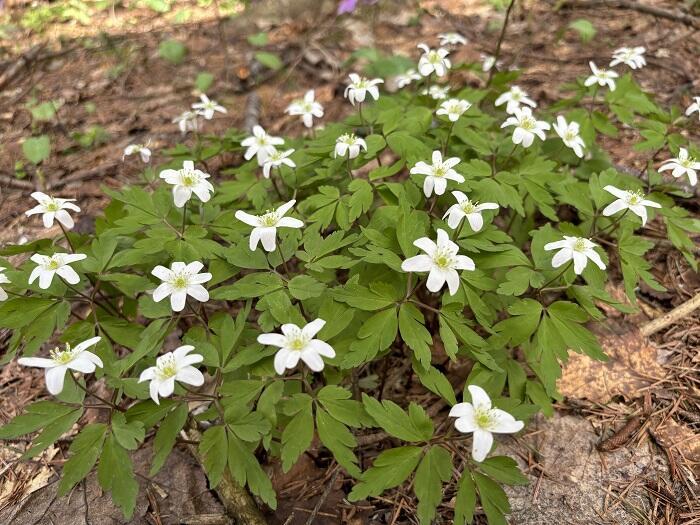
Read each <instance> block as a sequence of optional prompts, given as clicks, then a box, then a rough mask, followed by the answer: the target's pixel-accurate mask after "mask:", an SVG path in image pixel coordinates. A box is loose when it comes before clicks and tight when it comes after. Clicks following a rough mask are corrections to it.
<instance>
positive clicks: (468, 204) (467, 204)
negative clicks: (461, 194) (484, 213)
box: [460, 200, 477, 213]
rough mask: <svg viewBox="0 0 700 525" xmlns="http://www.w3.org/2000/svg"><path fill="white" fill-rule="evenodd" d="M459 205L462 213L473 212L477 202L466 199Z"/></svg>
mask: <svg viewBox="0 0 700 525" xmlns="http://www.w3.org/2000/svg"><path fill="white" fill-rule="evenodd" d="M460 206H461V208H462V211H463V212H464V213H474V212H475V211H476V206H477V203H476V202H472V201H469V200H466V201H464V202H463V203H462V204H461V205H460Z"/></svg>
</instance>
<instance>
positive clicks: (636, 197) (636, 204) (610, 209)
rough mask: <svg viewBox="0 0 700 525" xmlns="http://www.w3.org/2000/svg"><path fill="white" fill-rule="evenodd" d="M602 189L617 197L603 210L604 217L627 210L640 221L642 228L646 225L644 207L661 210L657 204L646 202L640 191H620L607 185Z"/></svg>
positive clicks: (645, 210)
mask: <svg viewBox="0 0 700 525" xmlns="http://www.w3.org/2000/svg"><path fill="white" fill-rule="evenodd" d="M603 189H604V190H605V191H607V192H608V193H611V194H613V195H614V196H615V197H617V200H615V201H613V202H611V203H610V204H608V205H607V206H606V207H605V209H604V210H603V215H605V216H606V217H610V216H611V215H615V214H616V213H617V212H618V211H621V210H629V211H631V212H632V213H634V214H635V215H637V216H638V217H639V218H641V219H642V226H644V225H645V224H646V223H647V209H646V207H647V206H648V207H650V208H661V204H659V203H658V202H654V201H650V200H646V199H645V198H644V197H645V195H644V194H643V193H642V192H640V191H628V190H621V189H619V188H616V187H615V186H609V185H608V186H605V188H603Z"/></svg>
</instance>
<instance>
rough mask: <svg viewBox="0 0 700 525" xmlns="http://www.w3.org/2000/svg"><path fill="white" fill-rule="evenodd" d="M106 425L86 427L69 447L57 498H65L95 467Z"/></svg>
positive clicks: (92, 424)
mask: <svg viewBox="0 0 700 525" xmlns="http://www.w3.org/2000/svg"><path fill="white" fill-rule="evenodd" d="M106 431H107V425H105V424H104V423H91V424H89V425H86V426H85V427H84V428H83V429H82V430H81V431H80V433H79V434H78V435H77V436H75V439H74V440H73V442H72V443H71V445H70V449H69V451H70V454H71V456H70V458H69V459H68V461H66V463H65V464H64V465H63V473H62V476H61V481H60V483H59V484H58V494H59V496H65V495H66V494H68V493H69V492H70V490H71V489H72V488H73V487H74V486H75V485H76V484H77V483H78V482H80V481H81V480H83V479H84V478H85V476H87V475H88V474H89V473H90V471H91V470H92V467H94V466H95V463H96V462H97V458H98V457H99V456H100V454H101V453H102V443H103V442H104V439H105V435H106Z"/></svg>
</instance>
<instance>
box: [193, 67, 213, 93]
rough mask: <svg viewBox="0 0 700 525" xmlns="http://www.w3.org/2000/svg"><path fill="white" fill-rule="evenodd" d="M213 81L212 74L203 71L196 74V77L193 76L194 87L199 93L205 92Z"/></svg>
mask: <svg viewBox="0 0 700 525" xmlns="http://www.w3.org/2000/svg"><path fill="white" fill-rule="evenodd" d="M213 83H214V75H212V74H211V73H207V72H206V71H203V72H201V73H199V74H198V75H197V78H195V80H194V87H196V88H197V90H198V91H199V92H200V93H206V92H207V90H208V89H209V88H210V87H211V85H212V84H213Z"/></svg>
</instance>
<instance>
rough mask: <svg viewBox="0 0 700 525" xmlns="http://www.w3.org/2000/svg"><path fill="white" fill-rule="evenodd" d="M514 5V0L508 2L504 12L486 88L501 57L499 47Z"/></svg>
mask: <svg viewBox="0 0 700 525" xmlns="http://www.w3.org/2000/svg"><path fill="white" fill-rule="evenodd" d="M514 5H515V0H510V4H508V9H507V10H506V16H505V18H504V20H503V27H501V34H500V36H499V37H498V44H496V52H495V53H494V55H493V57H494V61H493V67H492V68H491V69H490V70H489V78H488V80H487V81H486V88H488V87H489V86H491V81H492V80H493V75H494V73H495V72H496V69H497V64H498V59H499V58H500V57H501V46H502V45H503V38H504V37H505V36H506V29H507V28H508V19H509V18H510V12H511V11H512V10H513V6H514Z"/></svg>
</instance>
